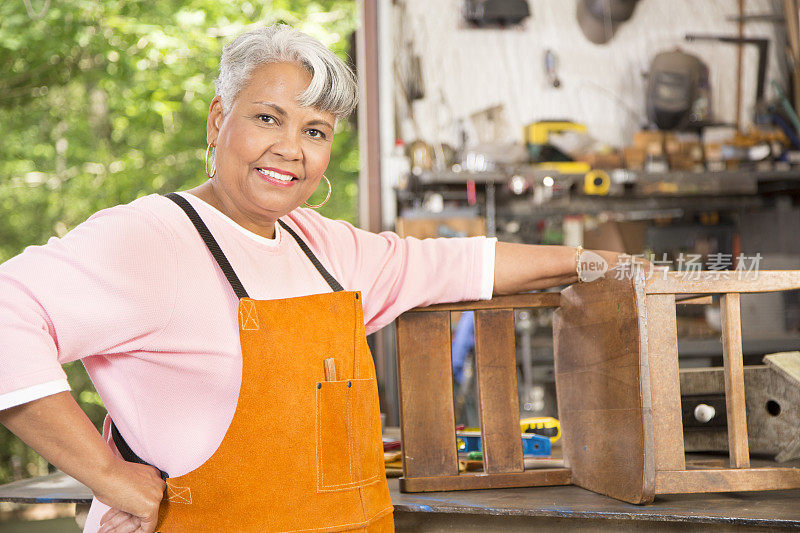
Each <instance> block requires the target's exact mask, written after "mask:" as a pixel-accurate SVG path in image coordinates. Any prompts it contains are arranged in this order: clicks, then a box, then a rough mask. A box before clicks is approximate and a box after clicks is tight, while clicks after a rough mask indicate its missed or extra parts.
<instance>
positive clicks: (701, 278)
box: [645, 270, 800, 294]
mask: <svg viewBox="0 0 800 533" xmlns="http://www.w3.org/2000/svg"><path fill="white" fill-rule="evenodd" d="M740 278H741V279H740ZM751 278H753V279H751ZM790 289H800V270H761V271H759V272H757V273H737V272H734V271H723V272H711V271H703V272H667V273H665V274H664V275H658V276H651V277H650V278H649V279H648V280H647V283H646V287H645V292H647V294H724V293H732V292H737V293H743V292H744V293H747V292H773V291H786V290H790Z"/></svg>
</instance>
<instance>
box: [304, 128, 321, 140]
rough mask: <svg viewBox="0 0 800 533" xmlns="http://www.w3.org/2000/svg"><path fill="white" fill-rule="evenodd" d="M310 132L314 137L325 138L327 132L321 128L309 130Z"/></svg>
mask: <svg viewBox="0 0 800 533" xmlns="http://www.w3.org/2000/svg"><path fill="white" fill-rule="evenodd" d="M308 134H309V135H310V136H311V137H313V138H314V139H324V138H325V134H324V133H322V132H321V131H319V130H313V129H312V130H308Z"/></svg>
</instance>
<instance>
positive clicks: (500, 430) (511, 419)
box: [475, 309, 524, 474]
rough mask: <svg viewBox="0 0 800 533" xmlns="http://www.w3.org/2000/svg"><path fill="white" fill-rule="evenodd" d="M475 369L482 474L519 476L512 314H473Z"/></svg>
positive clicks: (477, 312) (520, 467) (487, 312)
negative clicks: (503, 473)
mask: <svg viewBox="0 0 800 533" xmlns="http://www.w3.org/2000/svg"><path fill="white" fill-rule="evenodd" d="M475 369H476V374H477V378H478V379H477V381H478V409H479V412H480V420H481V446H482V448H483V468H484V471H485V472H487V473H489V474H494V473H497V472H522V471H523V470H524V465H523V462H522V439H521V437H520V427H519V400H518V392H517V391H518V386H517V354H516V349H515V343H514V311H511V310H510V309H504V310H503V309H501V310H497V309H492V310H483V311H476V312H475Z"/></svg>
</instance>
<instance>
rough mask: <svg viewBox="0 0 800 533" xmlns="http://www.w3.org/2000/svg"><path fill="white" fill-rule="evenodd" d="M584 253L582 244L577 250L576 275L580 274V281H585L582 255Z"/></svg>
mask: <svg viewBox="0 0 800 533" xmlns="http://www.w3.org/2000/svg"><path fill="white" fill-rule="evenodd" d="M582 253H583V246H581V245H580V244H579V245H578V246H577V247H576V248H575V273H576V274H578V281H579V282H580V281H583V279H582V278H581V274H582V273H583V271H582V270H581V254H582Z"/></svg>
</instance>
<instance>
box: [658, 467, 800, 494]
mask: <svg viewBox="0 0 800 533" xmlns="http://www.w3.org/2000/svg"><path fill="white" fill-rule="evenodd" d="M796 488H800V468H769V467H766V468H736V469H728V468H726V469H710V470H679V471H663V472H657V473H656V493H658V494H675V493H682V494H685V493H692V492H734V491H750V490H778V489H796Z"/></svg>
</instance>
